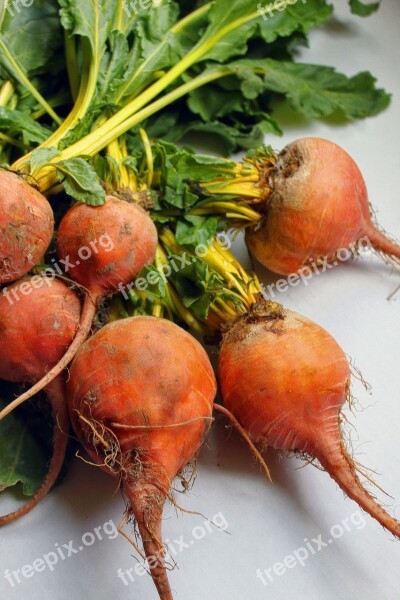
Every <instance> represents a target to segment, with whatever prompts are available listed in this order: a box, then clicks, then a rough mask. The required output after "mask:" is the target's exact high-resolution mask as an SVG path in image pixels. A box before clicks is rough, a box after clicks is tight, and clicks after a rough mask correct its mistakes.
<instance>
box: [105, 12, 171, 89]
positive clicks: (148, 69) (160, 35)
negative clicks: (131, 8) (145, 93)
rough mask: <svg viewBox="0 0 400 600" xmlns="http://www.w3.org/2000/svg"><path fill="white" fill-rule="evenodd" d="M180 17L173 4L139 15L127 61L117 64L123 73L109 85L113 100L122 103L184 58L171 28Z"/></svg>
mask: <svg viewBox="0 0 400 600" xmlns="http://www.w3.org/2000/svg"><path fill="white" fill-rule="evenodd" d="M178 14H179V10H178V7H177V5H176V4H175V3H169V4H161V5H160V6H159V7H157V8H154V9H153V10H147V11H144V12H142V13H141V14H139V15H138V17H137V19H136V22H135V25H134V28H133V33H134V39H135V43H134V45H133V47H132V48H131V50H130V58H129V60H126V59H125V60H122V61H120V64H121V65H122V66H123V67H124V70H125V72H124V73H123V74H122V75H121V77H120V79H116V81H114V82H113V84H112V88H111V89H112V97H113V98H114V99H117V100H118V101H121V99H122V98H124V97H125V96H129V95H130V94H132V93H134V92H136V91H137V90H138V89H139V88H141V87H142V86H143V85H145V84H149V83H151V82H152V80H153V74H154V73H155V72H156V71H161V70H162V69H167V68H170V67H172V66H173V65H174V64H176V63H177V62H179V60H180V59H181V58H182V56H183V51H182V48H181V46H180V44H179V40H178V37H177V35H176V34H175V33H173V31H171V28H172V27H173V25H174V24H175V23H176V21H177V17H178Z"/></svg>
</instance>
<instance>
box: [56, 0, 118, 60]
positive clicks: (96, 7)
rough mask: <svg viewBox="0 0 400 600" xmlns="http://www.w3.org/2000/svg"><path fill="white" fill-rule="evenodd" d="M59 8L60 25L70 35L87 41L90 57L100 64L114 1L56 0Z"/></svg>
mask: <svg viewBox="0 0 400 600" xmlns="http://www.w3.org/2000/svg"><path fill="white" fill-rule="evenodd" d="M58 3H59V5H60V6H61V10H60V17H61V23H62V25H63V27H64V29H66V30H67V31H68V32H69V33H70V35H77V36H81V37H84V38H86V39H87V40H88V42H89V44H90V46H91V50H92V57H93V60H94V61H95V62H98V63H99V62H100V59H101V56H102V54H103V53H104V51H105V44H106V40H107V36H108V33H109V29H110V24H111V23H112V17H113V15H114V13H115V11H116V3H115V0H85V2H81V1H80V0H58Z"/></svg>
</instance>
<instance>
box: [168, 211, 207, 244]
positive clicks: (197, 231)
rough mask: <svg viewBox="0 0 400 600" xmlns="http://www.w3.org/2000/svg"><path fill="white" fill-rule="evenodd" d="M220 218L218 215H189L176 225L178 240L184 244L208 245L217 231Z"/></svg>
mask: <svg viewBox="0 0 400 600" xmlns="http://www.w3.org/2000/svg"><path fill="white" fill-rule="evenodd" d="M217 227H218V219H217V218H216V217H200V216H189V215H187V216H186V217H185V219H184V220H182V221H178V223H177V225H176V233H175V237H176V241H177V242H178V244H182V245H183V246H193V247H197V246H200V245H201V244H205V245H206V246H207V245H208V244H209V243H210V240H211V238H212V237H213V236H214V235H215V234H216V233H217Z"/></svg>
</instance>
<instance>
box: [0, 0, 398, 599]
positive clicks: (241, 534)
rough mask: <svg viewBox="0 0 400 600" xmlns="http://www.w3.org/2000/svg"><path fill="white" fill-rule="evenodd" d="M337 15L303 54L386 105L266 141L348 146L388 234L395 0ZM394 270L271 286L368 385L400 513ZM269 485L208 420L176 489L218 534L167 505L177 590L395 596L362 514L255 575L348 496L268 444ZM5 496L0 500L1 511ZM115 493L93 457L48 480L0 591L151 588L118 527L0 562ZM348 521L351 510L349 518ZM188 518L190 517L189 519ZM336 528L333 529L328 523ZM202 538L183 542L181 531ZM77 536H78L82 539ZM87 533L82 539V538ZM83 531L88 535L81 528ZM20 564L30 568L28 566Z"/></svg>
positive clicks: (59, 595)
mask: <svg viewBox="0 0 400 600" xmlns="http://www.w3.org/2000/svg"><path fill="white" fill-rule="evenodd" d="M335 5H337V6H338V12H337V15H339V17H340V18H343V21H340V22H339V21H336V23H335V24H333V25H330V26H328V27H327V28H325V30H324V31H321V32H314V33H313V34H312V36H311V37H312V40H311V48H310V50H304V52H303V60H305V61H307V62H316V63H321V64H333V65H336V66H337V67H338V68H339V69H340V70H342V71H344V72H346V73H348V74H354V73H355V72H357V71H359V70H364V69H370V70H371V71H372V73H374V74H375V75H376V76H377V77H378V79H379V83H380V84H381V85H382V86H384V87H386V88H387V89H389V90H391V91H392V92H393V102H392V105H391V107H390V108H389V110H387V111H386V112H385V113H384V114H382V115H380V116H378V117H377V118H374V119H368V120H365V121H359V122H356V123H353V124H350V125H345V126H344V125H336V126H332V125H328V124H325V123H321V122H313V123H306V122H304V123H302V124H299V121H298V119H290V118H289V119H288V120H287V122H286V123H285V122H284V123H283V125H284V129H285V137H284V138H283V139H282V140H279V139H272V140H271V139H269V140H268V142H270V143H272V144H273V145H274V146H275V147H282V146H283V145H284V143H286V142H289V141H291V140H292V139H294V138H296V137H298V136H301V135H318V136H322V137H328V138H330V139H332V140H333V141H336V142H337V143H339V144H341V145H342V146H344V147H345V148H346V150H348V151H349V152H350V154H352V156H353V157H354V158H355V159H356V161H357V162H358V164H359V166H360V167H361V169H362V171H363V173H364V175H365V179H366V181H367V185H368V188H369V192H370V198H371V201H372V202H373V204H374V206H375V207H376V208H377V209H378V211H379V213H378V216H379V221H380V223H381V224H382V226H384V227H385V228H386V229H387V230H388V231H390V232H392V233H393V234H397V236H400V203H399V192H398V190H399V189H400V151H399V139H400V108H399V95H400V83H399V77H398V69H399V65H400V52H399V43H398V31H399V24H400V5H399V4H398V0H383V3H382V8H381V10H380V12H379V13H378V14H377V15H376V16H373V17H370V18H369V19H365V20H362V19H359V18H356V17H353V16H351V15H350V14H349V11H348V9H347V3H345V2H344V0H342V1H340V2H336V1H335ZM398 283H400V274H399V273H397V274H396V273H393V272H392V271H391V269H390V268H388V267H386V266H385V265H383V264H381V263H380V262H379V261H377V260H375V259H373V260H368V259H367V260H365V261H364V262H357V263H348V264H346V265H343V266H340V267H337V268H336V269H334V270H331V271H330V272H329V273H327V274H325V275H321V276H319V277H314V279H313V280H312V282H311V283H310V285H309V286H308V287H304V286H302V287H297V288H294V289H292V290H290V291H289V292H287V293H285V294H283V295H282V296H281V300H282V302H283V303H284V304H285V305H286V306H287V307H290V308H293V309H295V310H298V311H300V312H302V313H304V314H305V315H307V316H309V317H311V318H312V319H313V320H315V321H317V322H318V323H320V324H321V325H322V326H324V327H326V328H327V329H328V330H329V331H330V332H331V333H332V334H333V335H334V336H335V337H336V339H337V340H338V342H339V343H340V344H341V345H342V347H343V348H344V349H345V350H346V352H347V353H348V354H349V355H350V356H351V357H352V358H353V359H354V360H355V361H356V363H357V365H358V367H359V368H360V369H361V370H362V372H363V374H364V377H365V378H366V379H367V380H368V382H369V383H371V385H372V387H373V395H372V396H369V395H368V394H367V393H366V392H365V391H364V390H363V388H362V387H361V386H360V385H356V386H355V387H354V392H355V394H356V396H357V398H358V399H359V400H360V404H361V405H362V406H363V408H365V409H366V410H363V411H362V412H359V413H357V414H356V415H355V416H354V417H352V423H353V424H354V425H355V427H356V430H357V431H356V432H355V431H354V432H353V439H354V449H355V452H356V454H357V456H358V457H359V458H360V460H361V462H362V463H363V464H365V465H367V466H368V467H370V468H373V469H376V470H378V471H379V476H377V477H376V479H377V481H378V483H379V484H380V485H382V486H383V487H384V489H385V490H387V491H388V492H389V493H391V494H392V495H393V497H394V498H395V499H396V501H395V500H392V499H391V498H387V497H384V496H383V495H382V494H380V493H379V498H380V499H381V500H383V501H384V502H385V503H386V505H387V506H388V508H389V510H390V511H392V512H394V511H395V510H396V508H397V514H398V516H399V517H400V508H399V507H400V459H399V458H398V455H397V451H398V449H399V423H400V399H399V385H398V384H399V358H400V352H399V350H400V342H399V336H398V332H399V326H400V296H399V297H398V299H397V300H395V301H392V302H391V303H389V302H387V301H386V297H387V295H388V294H389V293H390V292H391V291H392V290H393V289H394V287H395V286H396V285H397V284H398ZM267 458H268V462H269V465H270V467H271V469H272V473H273V478H274V481H275V484H274V485H268V483H267V482H266V481H265V480H264V477H263V475H262V474H261V473H260V471H259V468H258V467H257V466H255V465H254V463H253V459H252V457H251V456H250V455H249V452H248V450H247V448H246V446H245V444H244V443H243V442H242V441H241V440H239V438H238V437H237V436H236V434H231V435H230V436H229V437H228V434H227V432H226V430H225V428H224V423H223V422H222V421H219V423H218V425H217V426H216V427H215V428H214V432H213V434H212V435H211V436H210V438H209V440H208V444H207V445H206V446H204V448H203V450H202V452H201V455H200V458H199V461H198V477H197V480H196V482H195V485H194V488H193V490H192V491H191V492H190V493H188V494H187V495H186V496H180V497H178V501H179V502H180V503H181V504H183V505H184V506H185V507H186V508H187V509H189V510H193V511H199V512H201V513H203V514H204V515H206V516H207V517H209V518H212V517H213V515H215V514H217V513H222V514H223V515H224V518H225V520H226V522H227V523H228V525H229V533H230V535H227V534H225V533H222V532H221V531H219V530H217V529H215V530H213V532H212V533H210V532H208V530H207V528H206V527H205V525H204V519H203V518H202V517H198V516H193V515H188V514H182V513H181V514H178V515H177V514H176V513H175V511H174V509H173V508H171V507H170V506H167V507H166V510H165V522H164V538H165V539H169V540H174V539H180V536H184V537H183V540H184V542H185V544H189V548H187V549H185V550H184V551H182V552H181V553H179V554H178V556H177V557H176V560H177V563H178V567H179V569H175V570H174V571H173V572H171V573H170V581H171V585H172V587H173V590H174V593H175V599H176V600H189V599H190V600H204V598H207V599H210V600H214V599H216V598H219V599H221V600H225V599H227V598H229V599H230V600H244V599H245V598H249V599H251V600H266V599H271V600H288V599H290V598H294V597H296V598H299V599H300V600H303V599H305V598H307V600H319V599H320V598H323V599H324V600H350V599H352V600H361V599H362V600H375V599H376V598H379V600H397V599H398V598H399V596H400V590H399V587H400V586H399V565H400V544H399V542H396V541H394V540H393V538H392V536H390V535H389V534H388V533H387V532H385V531H384V530H383V529H382V528H381V527H380V526H379V525H378V524H377V523H375V522H374V521H373V520H372V519H371V518H370V517H369V516H368V515H365V526H364V527H363V528H360V529H358V528H357V527H356V526H355V525H352V524H351V522H350V523H349V529H350V530H349V531H345V533H344V534H343V536H342V537H341V538H340V539H337V540H335V541H334V543H332V544H331V545H329V546H328V547H324V548H322V549H321V551H320V552H318V553H316V554H315V555H310V557H309V558H308V560H307V561H306V564H305V566H304V567H301V566H300V565H297V566H295V567H294V568H291V569H288V570H287V572H286V573H285V574H282V575H275V574H274V575H273V578H274V579H273V581H272V582H269V583H268V585H267V586H264V585H263V583H262V582H261V581H260V580H259V579H257V578H256V570H257V568H260V569H261V570H263V569H268V568H270V567H273V565H274V564H275V563H276V562H281V561H283V559H284V558H285V557H286V556H287V555H289V554H292V553H293V552H294V551H296V549H298V548H299V547H300V546H303V545H304V544H305V542H304V538H307V539H308V540H311V539H312V538H317V537H318V535H319V534H321V535H322V539H325V540H327V539H329V537H331V536H330V533H329V532H330V529H331V527H332V526H334V525H336V524H340V523H341V521H342V520H343V519H346V518H349V517H350V516H351V515H353V514H354V513H360V512H361V511H360V510H359V509H358V507H357V506H356V505H355V504H354V503H353V502H352V501H350V500H348V499H345V498H344V496H343V493H342V492H341V491H340V490H339V489H338V487H337V486H336V485H335V484H334V483H333V482H332V481H331V480H330V478H329V477H328V476H327V475H326V474H325V473H322V472H319V471H318V470H317V469H315V468H312V467H306V468H304V469H300V470H296V469H297V468H298V467H299V466H302V463H301V462H299V461H297V460H296V459H289V460H288V459H282V460H281V459H279V457H278V456H277V455H276V454H274V453H272V452H269V453H268V455H267ZM7 508H11V503H10V501H9V500H8V499H7V500H6V499H5V498H2V499H1V502H0V509H1V510H0V512H1V513H4V512H6V510H7ZM123 508H124V505H123V501H122V499H121V497H120V494H119V493H118V492H117V493H115V482H114V481H112V480H111V479H110V478H108V477H107V475H105V474H103V473H101V472H100V471H98V470H97V469H95V468H92V467H90V466H88V465H85V464H83V463H82V462H81V461H79V460H78V459H75V460H74V462H73V465H72V467H71V469H70V472H69V475H68V477H67V478H66V480H65V481H64V482H63V484H62V485H61V486H59V487H58V488H57V490H56V491H55V492H53V493H52V494H50V495H49V496H48V497H47V498H46V500H45V501H44V502H43V503H42V504H41V505H40V506H39V507H38V508H36V510H34V511H33V512H32V513H31V514H30V515H28V516H26V517H25V518H24V519H23V520H21V521H20V522H18V523H15V524H14V525H12V526H9V527H7V528H3V529H2V530H1V533H0V563H1V567H0V598H1V599H3V598H4V599H7V600H25V599H29V600H67V599H68V600H70V599H74V600H81V599H85V600H86V599H90V600H91V599H96V600H109V599H110V598H115V599H117V598H118V599H119V600H128V599H129V600H155V598H156V597H157V594H156V592H155V589H154V587H153V583H152V581H151V579H150V577H148V576H147V575H145V576H137V575H135V582H133V583H132V582H130V583H129V585H128V586H124V584H123V583H122V581H121V580H120V579H118V578H117V570H118V569H119V568H122V569H123V570H125V569H129V568H130V567H132V566H134V565H135V564H136V561H135V560H134V558H132V556H131V555H132V554H133V549H132V548H131V547H130V546H129V544H128V543H127V542H126V541H125V540H124V539H122V538H119V537H118V538H116V539H112V540H108V539H106V540H104V541H97V542H96V543H94V544H93V545H92V546H90V547H86V548H85V549H84V550H83V551H82V552H80V553H78V554H75V555H73V556H71V557H70V558H67V559H65V560H64V561H61V559H60V561H59V563H58V564H57V565H56V566H55V568H54V571H53V572H50V571H49V570H48V569H46V570H45V571H44V572H41V573H35V574H34V575H33V576H32V577H31V578H30V579H24V578H22V583H20V584H15V587H11V586H10V584H9V583H8V582H7V581H6V579H5V578H4V571H5V569H10V570H15V569H21V568H22V567H23V566H24V565H31V564H32V563H33V561H34V560H35V559H38V558H41V557H43V555H44V554H46V553H49V552H52V551H54V550H55V546H54V545H55V544H59V545H60V546H62V544H64V543H66V544H68V542H69V541H70V540H73V543H74V546H76V547H79V545H80V540H81V538H82V535H83V534H85V533H86V532H90V531H93V530H94V528H95V527H98V526H100V525H102V524H104V523H105V522H107V521H109V520H110V519H112V520H113V521H114V523H118V521H119V519H120V518H121V516H122V512H123ZM357 522H358V521H357ZM196 526H198V527H200V529H197V530H194V531H193V528H195V527H196ZM334 531H335V533H336V530H334ZM203 532H207V533H206V534H205V537H204V538H203V539H200V540H197V541H195V543H193V544H191V545H190V541H194V537H193V535H195V536H196V535H197V536H198V537H201V536H202V535H203ZM85 539H86V538H85ZM87 539H89V538H87ZM89 541H90V540H89ZM28 572H29V571H28Z"/></svg>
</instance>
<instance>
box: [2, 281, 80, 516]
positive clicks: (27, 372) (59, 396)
mask: <svg viewBox="0 0 400 600" xmlns="http://www.w3.org/2000/svg"><path fill="white" fill-rule="evenodd" d="M80 312H81V303H80V299H79V298H78V296H77V295H76V294H75V292H73V291H72V290H71V289H70V288H69V287H68V286H67V285H66V284H65V283H63V282H62V281H59V280H53V279H49V278H45V277H40V276H36V277H35V278H29V277H25V278H24V279H22V280H21V281H19V282H17V283H14V284H12V285H10V286H8V287H7V288H5V289H4V290H3V292H2V293H1V294H0V378H1V379H5V380H7V381H13V382H16V383H32V382H34V381H37V380H38V379H40V378H42V377H43V375H44V374H45V373H46V372H47V371H48V370H50V369H51V368H52V367H53V366H54V365H55V364H56V363H57V362H58V361H59V359H60V357H61V356H63V354H64V353H65V351H66V349H67V348H68V347H69V346H70V344H71V342H72V340H73V339H74V336H75V334H76V331H77V329H78V324H79V319H80ZM46 395H47V398H48V401H49V402H50V405H51V410H52V416H53V421H54V434H53V455H52V459H51V462H50V465H49V470H48V473H47V475H46V478H45V480H44V481H43V482H42V484H41V486H40V488H39V489H38V490H37V492H36V493H35V495H34V496H33V497H32V498H31V499H30V500H28V502H27V503H26V504H25V505H24V506H22V507H21V508H20V509H19V510H17V511H15V512H13V513H10V514H9V515H5V516H3V517H0V525H6V524H7V523H11V522H12V521H15V520H16V519H18V518H19V517H22V516H23V515H25V514H27V513H28V512H29V511H30V510H32V509H33V508H34V507H35V506H36V505H37V504H38V503H39V502H40V501H41V500H42V499H43V498H44V496H45V495H46V494H47V492H48V491H49V490H50V489H51V487H52V486H53V484H54V482H55V481H56V479H57V477H58V474H59V472H60V469H61V467H62V464H63V461H64V456H65V451H66V447H67V442H68V437H67V434H68V430H69V416H68V411H67V404H66V398H65V382H64V380H63V378H62V377H58V378H56V379H55V380H54V381H52V382H51V383H50V384H49V385H48V386H47V387H46ZM16 405H18V403H17V402H15V401H14V402H11V403H10V404H9V405H8V406H6V408H5V409H4V410H3V411H2V412H1V418H4V417H5V416H6V415H7V414H8V413H9V412H11V411H12V410H13V409H14V408H15V406H16Z"/></svg>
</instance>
